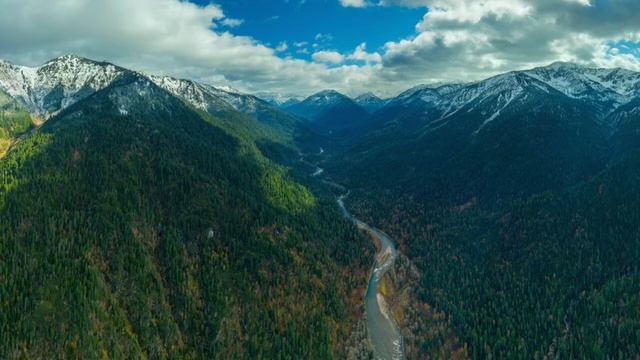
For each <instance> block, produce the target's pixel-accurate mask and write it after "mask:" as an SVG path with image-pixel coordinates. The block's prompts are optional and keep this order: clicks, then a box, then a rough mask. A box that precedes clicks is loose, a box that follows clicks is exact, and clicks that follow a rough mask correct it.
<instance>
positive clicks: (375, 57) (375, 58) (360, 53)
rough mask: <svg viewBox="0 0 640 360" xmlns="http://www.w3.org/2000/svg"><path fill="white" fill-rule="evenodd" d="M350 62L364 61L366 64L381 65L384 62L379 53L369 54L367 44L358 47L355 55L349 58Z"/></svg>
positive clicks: (354, 52)
mask: <svg viewBox="0 0 640 360" xmlns="http://www.w3.org/2000/svg"><path fill="white" fill-rule="evenodd" d="M347 59H348V60H354V61H364V62H365V63H380V62H382V56H380V54H378V53H377V52H374V53H368V52H367V44H366V43H362V44H360V45H358V47H356V49H355V50H354V51H353V53H352V54H351V55H349V56H347Z"/></svg>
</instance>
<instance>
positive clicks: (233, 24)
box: [221, 18, 244, 27]
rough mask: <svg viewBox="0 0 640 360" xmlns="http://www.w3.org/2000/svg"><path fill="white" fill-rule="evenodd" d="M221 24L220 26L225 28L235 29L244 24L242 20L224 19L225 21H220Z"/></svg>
mask: <svg viewBox="0 0 640 360" xmlns="http://www.w3.org/2000/svg"><path fill="white" fill-rule="evenodd" d="M221 23H222V25H224V26H227V27H236V26H240V25H242V24H243V23H244V20H242V19H230V18H225V19H222V21H221Z"/></svg>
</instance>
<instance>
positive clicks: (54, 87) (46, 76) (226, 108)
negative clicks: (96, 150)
mask: <svg viewBox="0 0 640 360" xmlns="http://www.w3.org/2000/svg"><path fill="white" fill-rule="evenodd" d="M126 74H137V73H136V72H134V71H131V70H127V69H124V68H121V67H118V66H116V65H113V64H110V63H106V62H97V61H93V60H89V59H85V58H81V57H78V56H74V55H65V56H61V57H59V58H56V59H53V60H51V61H49V62H47V63H45V64H44V65H42V66H38V67H27V66H19V65H14V64H11V63H9V62H6V61H0V90H1V91H4V92H5V93H7V94H8V95H9V96H11V97H12V98H14V99H15V100H16V101H18V102H19V103H20V104H21V105H22V106H24V108H25V109H26V110H27V111H29V112H30V113H31V114H34V115H37V116H40V117H42V118H44V119H45V120H46V119H47V118H49V117H50V116H52V115H55V114H56V113H58V112H59V111H60V110H62V109H65V108H67V107H68V106H70V105H73V104H74V103H76V102H78V101H80V100H82V99H84V98H86V97H88V96H89V95H92V94H94V93H95V92H97V91H99V90H102V89H104V88H106V87H108V86H109V85H111V84H112V83H113V82H114V81H115V80H117V79H119V78H121V77H122V76H124V75H126ZM140 75H142V76H145V77H147V78H148V79H150V80H151V81H152V82H153V83H155V84H156V85H158V86H159V87H160V88H162V89H164V90H166V91H168V92H169V93H171V94H172V95H175V96H178V97H180V98H182V99H183V100H185V101H187V102H189V103H191V104H192V105H193V106H194V107H196V108H198V109H200V110H203V111H206V112H209V113H211V114H213V115H223V114H224V115H228V114H229V113H230V112H240V113H244V114H246V115H248V116H251V117H253V118H255V119H257V120H258V121H260V122H263V123H266V124H267V125H270V126H273V127H276V128H281V129H289V128H292V127H293V126H292V124H293V123H294V122H296V121H297V120H295V119H294V118H293V117H291V116H289V115H287V114H286V113H285V112H283V111H281V110H279V109H277V108H276V107H274V106H272V105H270V104H269V103H267V102H266V101H264V100H262V99H259V98H258V97H255V96H253V95H249V94H244V93H241V92H239V91H237V90H234V89H231V88H228V87H216V86H212V85H208V84H203V83H198V82H196V81H192V80H184V79H176V78H172V77H168V76H155V75H148V74H140ZM229 118H230V117H229Z"/></svg>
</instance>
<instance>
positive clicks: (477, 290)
mask: <svg viewBox="0 0 640 360" xmlns="http://www.w3.org/2000/svg"><path fill="white" fill-rule="evenodd" d="M639 134H640V73H638V72H634V71H630V70H625V69H597V68H590V67H585V66H580V65H576V64H571V63H554V64H551V65H549V66H545V67H540V68H535V69H531V70H524V71H514V72H509V73H505V74H500V75H497V76H494V77H491V78H489V79H484V80H481V81H475V82H470V83H456V84H440V85H421V86H417V87H414V88H411V89H409V90H407V91H405V92H403V93H401V94H399V95H398V96H396V97H394V98H391V99H385V100H383V99H380V98H379V97H377V96H376V95H374V94H372V93H368V94H363V95H361V96H358V97H356V98H350V97H348V96H346V95H344V94H341V93H339V92H337V91H334V90H326V91H322V92H319V93H316V94H313V95H311V96H309V97H307V98H305V99H297V98H290V99H288V100H287V99H286V97H283V96H279V95H277V94H270V93H263V94H261V96H255V95H251V94H245V93H242V92H240V91H237V90H234V89H231V88H227V87H222V86H213V85H210V84H206V83H202V82H198V81H194V80H188V79H177V78H173V77H168V76H158V75H152V74H144V73H140V72H137V71H133V70H129V69H126V68H124V67H120V66H117V65H114V64H110V63H107V62H99V61H93V60H89V59H85V58H82V57H78V56H73V55H66V56H62V57H59V58H56V59H53V60H51V61H49V62H47V63H45V64H43V65H42V66H38V67H25V66H19V65H14V64H11V63H9V62H5V61H0V234H2V235H3V237H2V238H0V258H2V260H3V261H2V262H0V279H5V281H0V294H2V297H0V298H1V299H2V301H0V358H5V357H6V358H14V357H24V358H43V357H47V356H49V355H50V354H54V353H55V354H61V355H60V356H61V357H74V358H96V357H113V358H122V357H140V358H202V359H204V358H207V359H208V358H221V359H227V358H247V359H255V358H282V359H285V358H295V359H298V358H300V359H302V358H304V359H327V358H340V359H343V358H347V359H366V358H370V357H371V353H370V346H369V345H367V344H368V341H367V334H366V327H365V321H366V319H365V313H364V309H363V304H362V298H363V296H362V295H363V294H364V292H365V291H366V283H367V278H368V277H369V270H370V265H371V261H372V259H373V258H374V254H375V249H374V246H373V244H371V242H370V240H369V239H368V238H367V237H366V236H364V235H363V234H361V233H360V232H358V231H357V229H356V227H354V226H353V225H352V224H351V223H350V222H348V221H346V220H345V219H343V217H342V214H341V212H340V209H339V208H338V206H336V203H335V197H336V196H339V195H344V194H343V193H342V190H343V185H344V187H346V188H348V189H349V190H350V191H349V192H348V194H349V196H348V197H347V198H345V197H341V198H340V199H342V200H344V201H345V202H346V203H347V206H348V207H349V209H350V210H351V211H352V212H353V213H354V214H355V215H356V216H357V217H358V218H359V219H360V218H361V219H363V220H364V221H366V222H367V223H371V224H376V226H377V227H379V228H380V229H381V230H383V231H384V232H385V233H388V234H389V235H390V236H391V237H392V238H393V239H394V240H396V241H398V249H399V250H400V252H401V256H400V261H399V262H398V263H399V265H397V266H395V267H394V268H393V269H391V271H390V272H389V275H385V276H386V280H384V281H383V284H384V289H383V290H381V292H380V294H381V296H383V298H385V297H386V301H387V302H388V303H389V304H390V309H391V310H392V311H391V312H390V313H391V316H393V317H394V319H395V320H396V321H397V322H398V324H399V326H400V327H401V332H402V334H403V336H404V338H405V342H404V343H403V347H404V348H405V352H406V357H407V358H433V357H444V358H454V357H455V358H607V356H608V357H611V358H615V357H618V358H634V357H636V356H637V354H639V353H640V348H639V345H638V344H640V337H639V336H640V335H639V334H640V314H639V313H638V309H639V308H640V307H638V304H640V296H639V295H638V294H640V267H639V266H638V261H637V259H638V258H640V218H639V216H640V215H638V214H640V213H639V212H638V211H637V209H638V208H640V186H639V185H638V184H640V182H639V181H638V180H640V145H639V144H640V142H639V141H640V137H639ZM318 149H320V150H319V151H318ZM317 166H321V168H320V171H318V167H317ZM311 174H313V175H311Z"/></svg>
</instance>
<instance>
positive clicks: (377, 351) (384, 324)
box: [311, 167, 404, 360]
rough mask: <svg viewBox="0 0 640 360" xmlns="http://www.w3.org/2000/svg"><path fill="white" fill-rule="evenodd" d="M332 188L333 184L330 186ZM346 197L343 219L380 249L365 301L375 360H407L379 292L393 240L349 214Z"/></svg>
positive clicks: (395, 252)
mask: <svg viewBox="0 0 640 360" xmlns="http://www.w3.org/2000/svg"><path fill="white" fill-rule="evenodd" d="M322 173H324V170H323V169H322V168H320V167H317V169H316V171H315V172H314V173H313V174H311V175H312V176H314V177H317V176H319V175H321V174H322ZM329 184H333V183H330V182H329ZM336 185H337V184H336ZM338 186H339V185H338ZM347 196H348V193H347V194H345V195H342V196H340V197H338V200H337V201H338V206H340V210H341V211H342V215H343V216H344V217H345V218H347V219H348V220H350V221H351V222H353V223H354V224H355V225H356V226H357V227H358V228H359V229H361V230H363V231H366V232H367V233H368V234H369V235H370V236H371V237H372V238H374V239H376V240H377V242H378V244H379V246H380V251H378V253H377V254H376V259H375V263H374V267H373V271H372V272H371V275H370V277H369V284H368V286H367V293H366V295H365V297H364V302H365V304H364V305H365V312H366V314H367V332H368V334H369V341H370V342H371V345H372V347H373V355H374V358H375V359H377V360H401V359H404V344H403V341H402V334H401V333H400V329H399V328H398V325H397V324H396V322H395V320H394V319H393V317H392V316H391V314H389V309H388V306H387V304H386V301H385V299H384V297H383V296H382V294H380V291H379V289H380V282H381V281H382V279H383V277H384V275H385V274H386V272H387V271H388V270H389V268H391V266H392V265H393V263H394V262H395V261H396V259H397V257H398V250H397V249H396V247H395V245H394V242H393V240H391V238H390V237H389V236H388V235H387V234H385V233H384V232H382V231H380V230H379V229H376V228H375V227H373V226H370V225H368V224H366V223H364V222H363V221H361V220H359V219H357V218H355V217H354V216H353V215H352V214H351V213H350V212H349V210H347V207H346V206H345V204H344V199H345V198H346V197H347Z"/></svg>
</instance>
